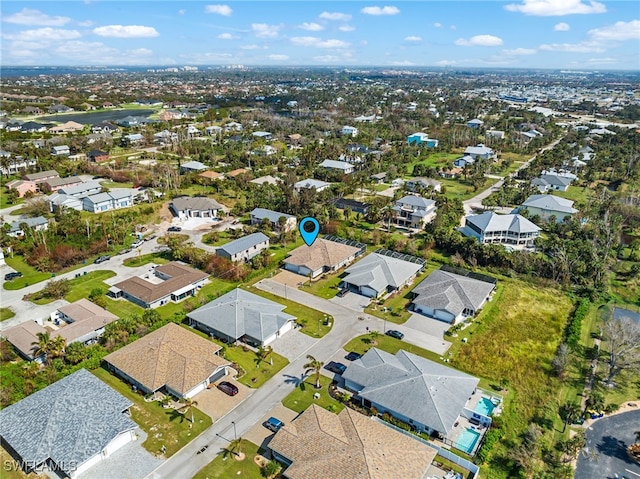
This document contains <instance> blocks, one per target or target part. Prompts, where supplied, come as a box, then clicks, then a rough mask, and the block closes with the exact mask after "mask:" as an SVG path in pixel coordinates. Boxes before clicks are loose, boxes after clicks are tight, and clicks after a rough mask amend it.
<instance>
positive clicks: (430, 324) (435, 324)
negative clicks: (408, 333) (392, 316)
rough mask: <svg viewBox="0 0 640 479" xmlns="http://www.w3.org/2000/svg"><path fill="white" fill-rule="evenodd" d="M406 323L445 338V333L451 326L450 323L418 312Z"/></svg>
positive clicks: (416, 328)
mask: <svg viewBox="0 0 640 479" xmlns="http://www.w3.org/2000/svg"><path fill="white" fill-rule="evenodd" d="M404 325H405V326H407V327H408V328H411V329H415V330H416V331H422V332H423V333H426V334H428V335H430V336H434V337H436V338H444V333H445V332H446V331H447V330H448V329H449V328H450V327H451V325H450V324H449V323H445V322H444V321H438V320H437V319H433V318H429V317H427V316H424V315H422V314H417V313H412V314H411V316H410V317H409V319H408V320H407V322H406V323H404Z"/></svg>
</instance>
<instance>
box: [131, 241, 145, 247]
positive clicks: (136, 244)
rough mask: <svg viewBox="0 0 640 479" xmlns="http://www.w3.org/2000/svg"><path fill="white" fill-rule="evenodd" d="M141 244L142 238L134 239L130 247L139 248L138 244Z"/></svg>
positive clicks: (142, 242)
mask: <svg viewBox="0 0 640 479" xmlns="http://www.w3.org/2000/svg"><path fill="white" fill-rule="evenodd" d="M143 244H144V241H143V240H138V241H136V242H135V243H133V244H132V245H131V247H132V248H139V247H140V246H142V245H143Z"/></svg>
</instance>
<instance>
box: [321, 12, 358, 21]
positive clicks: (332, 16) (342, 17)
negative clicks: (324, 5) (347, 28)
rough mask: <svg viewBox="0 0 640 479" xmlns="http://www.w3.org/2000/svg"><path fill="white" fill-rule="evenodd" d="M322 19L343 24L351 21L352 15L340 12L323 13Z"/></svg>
mask: <svg viewBox="0 0 640 479" xmlns="http://www.w3.org/2000/svg"><path fill="white" fill-rule="evenodd" d="M320 18H323V19H324V20H339V21H342V22H348V21H349V20H351V15H349V14H348V13H340V12H333V13H331V12H322V13H321V14H320Z"/></svg>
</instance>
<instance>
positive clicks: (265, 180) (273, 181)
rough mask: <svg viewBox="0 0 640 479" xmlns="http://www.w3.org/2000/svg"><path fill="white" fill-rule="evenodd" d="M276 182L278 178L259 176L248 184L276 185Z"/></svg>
mask: <svg viewBox="0 0 640 479" xmlns="http://www.w3.org/2000/svg"><path fill="white" fill-rule="evenodd" d="M278 181H279V180H278V178H276V177H274V176H271V175H266V176H261V177H260V178H256V179H253V180H251V181H250V182H249V183H253V184H254V185H265V184H266V185H277V184H278Z"/></svg>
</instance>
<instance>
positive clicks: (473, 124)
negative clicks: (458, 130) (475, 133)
mask: <svg viewBox="0 0 640 479" xmlns="http://www.w3.org/2000/svg"><path fill="white" fill-rule="evenodd" d="M482 125H484V121H482V120H479V119H478V118H474V119H473V120H469V121H468V122H467V126H468V127H469V128H480V127H481V126H482Z"/></svg>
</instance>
